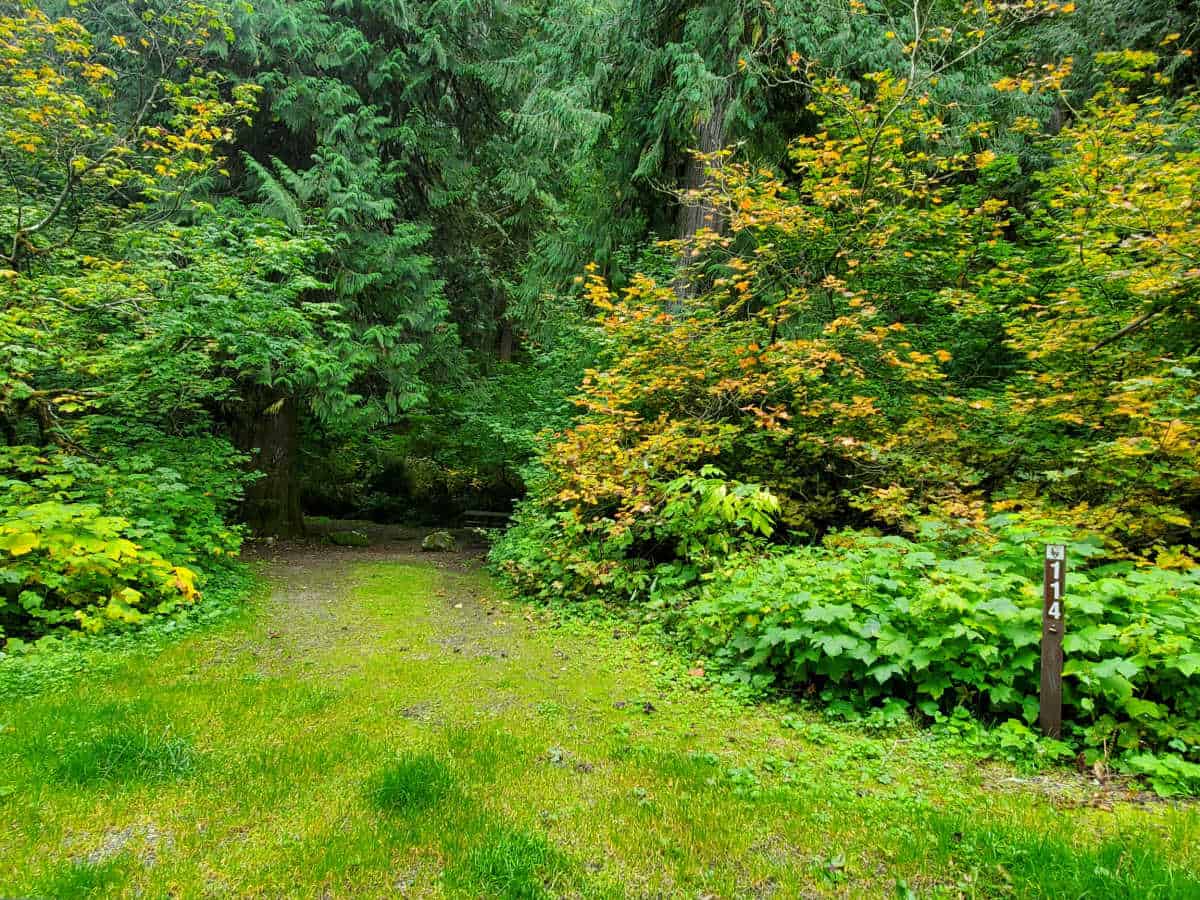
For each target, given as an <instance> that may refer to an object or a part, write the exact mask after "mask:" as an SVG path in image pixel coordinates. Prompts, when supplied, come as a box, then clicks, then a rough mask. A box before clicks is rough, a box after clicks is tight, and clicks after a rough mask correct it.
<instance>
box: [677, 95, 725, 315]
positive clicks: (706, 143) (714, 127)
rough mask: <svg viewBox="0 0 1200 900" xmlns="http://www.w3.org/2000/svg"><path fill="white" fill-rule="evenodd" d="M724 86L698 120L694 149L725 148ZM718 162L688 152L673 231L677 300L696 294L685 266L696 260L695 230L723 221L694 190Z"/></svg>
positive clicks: (706, 181)
mask: <svg viewBox="0 0 1200 900" xmlns="http://www.w3.org/2000/svg"><path fill="white" fill-rule="evenodd" d="M727 91H728V89H726V92H725V93H721V94H719V95H718V96H717V97H715V98H714V99H713V106H712V112H711V114H710V115H709V117H708V118H707V119H705V120H704V121H703V122H701V123H700V126H699V128H698V130H697V133H696V138H697V141H696V149H697V150H698V151H699V153H700V154H702V155H708V154H711V153H716V152H717V151H718V150H722V149H724V147H725V109H726V107H727V105H728V102H729V96H728V93H727ZM714 165H720V163H719V162H717V163H714V162H713V161H711V160H706V159H697V158H696V156H695V155H694V154H693V155H690V156H689V157H688V161H687V164H686V166H685V167H684V174H683V185H682V186H681V191H682V194H683V196H682V199H681V202H680V204H679V215H678V219H677V227H676V234H677V236H678V238H679V240H680V241H681V242H682V252H681V253H680V256H679V274H678V276H677V277H676V279H675V295H676V297H678V298H679V300H680V301H683V300H686V299H688V298H690V297H692V296H694V295H695V293H696V282H695V278H694V277H693V276H692V273H690V272H689V271H688V267H689V266H691V264H692V263H693V262H694V261H695V257H696V248H695V237H696V232H698V231H699V230H700V229H701V228H710V229H712V230H714V231H721V230H722V228H723V227H724V221H723V218H722V216H721V214H720V211H719V210H718V209H717V208H716V206H715V205H714V204H713V203H712V202H711V201H709V200H706V199H704V198H702V197H700V198H698V197H696V196H695V192H697V191H703V189H704V188H705V187H707V186H708V184H709V182H710V181H711V179H710V178H709V176H708V174H707V172H706V170H707V169H710V168H712V167H714Z"/></svg>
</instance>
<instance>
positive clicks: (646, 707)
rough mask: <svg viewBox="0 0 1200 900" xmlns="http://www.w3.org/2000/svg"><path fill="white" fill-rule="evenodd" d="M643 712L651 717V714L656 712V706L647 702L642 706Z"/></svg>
mask: <svg viewBox="0 0 1200 900" xmlns="http://www.w3.org/2000/svg"><path fill="white" fill-rule="evenodd" d="M642 712H644V713H645V714H646V715H650V713H652V712H654V704H653V703H651V702H650V701H649V700H647V701H646V702H645V703H643V704H642Z"/></svg>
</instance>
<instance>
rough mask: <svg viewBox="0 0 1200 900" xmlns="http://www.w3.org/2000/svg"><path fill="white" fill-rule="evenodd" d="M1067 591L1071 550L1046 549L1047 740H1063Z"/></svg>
mask: <svg viewBox="0 0 1200 900" xmlns="http://www.w3.org/2000/svg"><path fill="white" fill-rule="evenodd" d="M1066 589H1067V548H1066V547H1065V546H1063V545H1062V544H1047V545H1046V565H1045V571H1044V573H1043V580H1042V690H1041V725H1042V733H1043V734H1045V735H1046V736H1047V737H1053V738H1057V737H1061V736H1062V670H1063V649H1062V642H1063V602H1064V601H1063V594H1065V593H1066Z"/></svg>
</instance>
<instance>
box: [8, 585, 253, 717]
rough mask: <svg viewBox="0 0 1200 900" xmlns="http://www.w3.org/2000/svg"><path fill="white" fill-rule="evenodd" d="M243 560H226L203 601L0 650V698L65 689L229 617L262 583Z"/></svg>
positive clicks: (240, 607) (238, 609) (206, 591)
mask: <svg viewBox="0 0 1200 900" xmlns="http://www.w3.org/2000/svg"><path fill="white" fill-rule="evenodd" d="M257 584H258V582H257V579H256V578H255V576H254V574H253V573H252V572H251V571H250V570H249V569H248V568H247V567H246V566H244V565H240V564H226V565H225V566H224V567H223V568H222V569H221V571H220V573H219V574H217V575H214V576H213V577H212V582H211V584H210V585H209V586H208V587H207V589H206V590H205V592H204V597H203V600H201V601H200V602H199V603H197V604H195V605H193V606H188V607H186V608H184V609H181V610H178V611H176V612H175V613H174V614H173V615H171V616H169V617H165V618H157V619H152V620H149V621H147V622H146V623H145V624H142V625H140V626H137V627H134V628H132V629H129V630H125V631H119V632H101V633H100V634H84V633H80V632H63V633H60V634H56V635H48V636H46V637H43V638H41V639H40V640H38V641H37V642H35V643H32V644H26V645H24V646H23V647H22V648H21V649H20V650H19V651H16V652H13V651H12V650H11V649H10V651H9V652H3V651H0V699H10V698H15V697H24V696H29V695H32V694H37V693H40V692H43V691H54V690H63V689H66V688H68V687H70V686H71V685H72V684H73V683H74V682H75V681H76V679H77V678H78V677H79V676H80V675H82V674H84V673H86V674H87V675H88V676H89V677H96V676H99V675H102V674H105V673H108V672H111V671H113V670H114V669H116V668H117V667H118V666H120V665H121V664H122V663H123V662H125V661H126V660H128V659H129V658H130V657H131V656H135V655H138V654H153V653H154V652H156V651H158V650H160V649H161V648H162V647H164V646H165V645H166V644H168V643H170V642H172V641H176V640H178V639H179V638H181V637H184V636H186V635H189V634H193V633H195V632H197V631H199V630H201V629H204V628H209V627H212V626H213V625H217V624H219V623H221V622H225V621H228V620H229V619H231V618H232V617H233V616H235V615H236V614H237V613H238V612H239V611H241V610H242V609H243V608H244V605H245V601H246V598H247V597H248V596H250V595H251V594H252V593H253V592H254V591H255V589H256V587H257Z"/></svg>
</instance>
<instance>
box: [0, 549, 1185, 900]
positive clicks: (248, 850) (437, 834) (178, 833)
mask: <svg viewBox="0 0 1200 900" xmlns="http://www.w3.org/2000/svg"><path fill="white" fill-rule="evenodd" d="M268 577H269V578H270V579H271V580H272V583H273V591H272V594H271V597H270V599H269V600H267V601H265V602H264V603H262V604H261V605H260V606H259V607H258V608H256V609H255V610H254V612H253V614H251V615H247V616H245V617H243V618H242V619H241V620H239V621H236V622H233V623H230V624H227V625H225V626H222V627H221V628H220V629H219V630H213V631H209V632H208V633H205V634H201V635H199V636H194V637H191V638H188V639H186V640H185V641H182V642H180V643H178V644H175V645H173V646H171V647H170V648H168V649H167V650H166V651H164V652H162V653H161V654H159V655H157V656H154V657H152V658H149V659H145V658H143V659H131V660H130V661H128V662H127V663H124V664H122V666H120V667H118V668H117V669H116V670H115V671H106V672H104V673H103V674H100V675H98V676H96V677H91V678H90V677H88V676H87V675H86V674H84V675H83V676H81V677H80V678H78V679H77V680H76V682H75V683H74V684H73V685H71V686H70V687H69V688H66V689H64V690H58V691H56V692H54V693H43V694H40V695H37V696H33V697H29V698H27V699H24V700H17V701H10V702H6V703H5V704H3V705H2V706H0V724H2V726H3V729H2V731H0V794H2V795H3V796H2V797H0V817H2V818H0V822H2V823H3V824H2V830H0V895H3V896H10V895H16V896H46V897H78V896H89V895H95V896H142V897H165V896H172V897H205V896H262V897H280V896H299V897H321V898H325V897H359V896H362V897H391V896H417V897H423V896H431V897H440V896H452V897H514V898H515V897H551V896H578V897H626V896H629V897H688V898H696V897H769V896H774V897H779V898H791V897H800V896H826V895H850V896H892V895H897V891H898V895H899V896H909V894H908V893H907V892H908V891H912V892H913V893H914V894H916V895H917V896H963V895H965V896H1007V895H1014V896H1045V897H1078V896H1084V895H1086V896H1095V897H1118V896H1138V897H1142V896H1145V897H1151V896H1153V897H1200V813H1197V811H1196V810H1195V809H1194V808H1189V807H1184V806H1171V805H1166V804H1150V805H1145V806H1138V805H1133V804H1122V803H1115V804H1106V805H1108V806H1111V808H1095V807H1094V806H1091V805H1089V804H1088V803H1087V802H1086V801H1087V800H1088V796H1089V795H1088V792H1087V789H1086V788H1085V787H1084V785H1083V783H1082V782H1080V783H1078V784H1074V785H1071V784H1067V785H1064V786H1062V787H1061V788H1060V789H1058V790H1056V791H1054V792H1051V793H1047V791H1045V790H1044V789H1035V788H1034V787H1031V786H1030V785H1029V784H1026V783H1024V782H1022V781H1020V780H1017V779H1009V780H1006V778H1007V777H1008V776H1010V775H1011V774H1012V773H1010V772H1006V771H1005V770H1003V769H998V768H996V767H988V766H980V765H979V764H977V763H976V762H973V761H971V760H969V759H967V758H964V757H959V756H955V755H952V754H949V753H948V751H946V750H945V749H944V748H943V747H942V746H941V745H939V744H938V743H936V742H934V741H932V740H931V739H929V738H928V737H926V736H922V735H919V734H916V733H903V734H888V735H884V736H872V735H867V734H863V733H860V732H857V731H854V730H851V729H841V728H832V727H828V726H826V725H823V724H814V725H812V726H807V725H804V724H803V721H802V720H801V726H800V727H795V726H796V724H797V717H795V716H783V715H781V713H782V710H781V709H780V708H778V707H775V706H772V705H764V706H760V707H757V708H746V707H744V706H741V705H739V704H737V703H735V702H733V701H732V700H730V699H728V698H724V697H722V696H721V695H720V694H717V693H715V692H713V691H712V690H710V689H708V688H707V687H705V686H704V684H703V681H702V679H699V678H694V677H691V676H689V675H688V674H687V673H686V663H685V662H683V661H679V660H674V659H672V658H670V657H669V655H664V654H663V653H662V652H661V651H657V650H655V648H654V647H653V646H652V645H651V644H649V643H648V642H645V641H643V640H641V639H639V638H637V637H635V636H631V635H629V634H627V633H625V631H624V630H623V629H617V630H614V627H613V625H612V624H611V623H608V624H603V623H590V624H589V623H585V622H579V621H573V622H563V621H560V620H556V619H554V618H552V617H550V616H548V615H546V614H542V613H537V612H534V611H532V610H530V609H529V608H528V607H525V606H523V605H521V604H519V603H514V602H510V601H506V600H505V599H503V598H502V596H501V595H500V593H499V592H498V591H497V590H496V589H495V587H494V586H493V585H492V584H491V583H490V581H489V580H488V578H487V577H486V576H485V575H483V574H481V573H479V572H478V571H473V570H471V569H470V568H469V567H466V566H464V565H462V564H461V561H460V560H458V559H455V558H441V557H439V559H438V560H436V561H434V560H430V559H428V558H421V557H418V556H415V555H413V556H406V555H404V554H381V553H371V552H369V551H328V552H325V553H321V554H313V555H307V556H306V555H302V554H291V555H287V556H285V557H283V558H282V559H280V560H278V561H277V562H276V563H274V564H273V565H272V566H271V567H269V569H268ZM788 726H791V727H788ZM1060 780H1066V779H1065V777H1064V779H1060ZM897 885H900V887H899V888H898V887H897Z"/></svg>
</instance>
